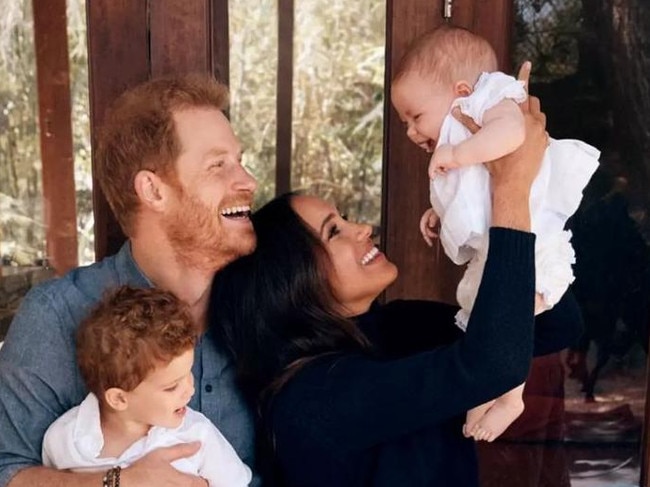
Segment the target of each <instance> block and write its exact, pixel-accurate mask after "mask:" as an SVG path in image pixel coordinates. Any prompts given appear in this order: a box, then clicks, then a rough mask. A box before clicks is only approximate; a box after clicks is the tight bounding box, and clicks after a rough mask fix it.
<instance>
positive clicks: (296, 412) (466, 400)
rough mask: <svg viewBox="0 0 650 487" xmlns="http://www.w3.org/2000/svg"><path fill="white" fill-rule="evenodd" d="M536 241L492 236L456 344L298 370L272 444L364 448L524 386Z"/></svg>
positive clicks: (504, 233)
mask: <svg viewBox="0 0 650 487" xmlns="http://www.w3.org/2000/svg"><path fill="white" fill-rule="evenodd" d="M534 241H535V237H534V235H533V234H530V233H525V232H519V231H516V230H509V229H503V228H492V229H491V230H490V242H491V244H490V249H489V252H488V259H487V262H486V266H485V271H484V274H483V280H482V282H481V285H480V288H479V292H478V296H477V299H476V304H475V307H474V311H473V313H472V316H471V318H470V324H469V326H468V331H467V333H466V334H465V336H463V337H462V338H461V339H459V340H457V341H455V342H454V343H452V344H450V345H444V346H440V347H437V348H436V349H434V350H431V351H428V352H423V353H418V354H415V355H411V356H407V357H404V358H399V359H394V360H377V359H372V358H370V357H366V356H361V355H337V356H329V357H322V358H320V359H318V360H315V361H313V362H312V363H311V364H309V365H307V366H305V367H304V368H303V369H302V370H301V371H300V372H298V373H297V374H296V375H295V376H294V377H293V379H292V380H290V381H289V383H288V384H286V385H285V387H284V389H282V390H281V391H280V392H279V393H278V395H277V396H276V397H275V399H274V401H273V404H272V411H271V425H270V426H271V428H272V430H273V433H274V439H275V441H276V442H277V445H278V448H280V447H281V446H282V445H283V444H285V445H287V444H288V445H290V448H292V449H295V448H301V447H305V448H307V447H312V448H313V447H314V445H322V446H323V447H325V448H328V449H332V448H335V449H339V450H340V451H341V452H342V453H345V452H346V451H348V452H349V451H355V450H358V449H365V448H368V447H372V446H374V445H377V444H379V443H381V442H384V441H387V440H391V439H395V438H398V437H400V436H402V435H405V434H408V433H411V432H414V431H416V430H419V429H421V428H424V427H427V426H432V425H435V424H437V423H440V422H441V421H445V420H447V419H449V418H451V417H453V416H456V415H458V414H460V413H462V412H465V411H467V410H468V409H470V408H472V407H474V406H476V405H478V404H481V403H483V402H486V401H487V400H490V399H493V398H495V397H497V396H499V395H501V394H503V393H504V392H506V391H508V390H510V389H512V388H513V387H515V386H517V385H519V384H521V383H522V382H524V380H525V378H526V375H527V373H528V368H529V366H530V360H531V356H532V343H533V307H534V303H533V301H534V292H535V291H534V283H535V275H534V273H535V271H534ZM307 445H309V446H307ZM337 451H338V450H337Z"/></svg>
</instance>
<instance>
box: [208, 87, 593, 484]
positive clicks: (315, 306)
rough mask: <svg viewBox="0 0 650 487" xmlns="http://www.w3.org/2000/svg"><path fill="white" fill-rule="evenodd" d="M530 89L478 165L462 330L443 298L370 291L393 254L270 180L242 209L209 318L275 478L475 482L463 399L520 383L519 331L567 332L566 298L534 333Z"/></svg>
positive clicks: (556, 340)
mask: <svg viewBox="0 0 650 487" xmlns="http://www.w3.org/2000/svg"><path fill="white" fill-rule="evenodd" d="M532 100H533V99H531V102H532V105H534V108H535V109H534V110H533V109H531V113H529V114H527V115H526V120H527V137H526V142H525V143H524V145H523V146H522V147H521V148H520V149H519V150H518V151H517V152H516V153H514V154H511V155H509V156H506V157H505V158H503V159H502V160H499V161H495V162H493V163H490V172H491V177H492V187H493V210H492V212H493V214H492V221H493V227H492V228H491V230H490V249H489V253H488V260H487V264H486V266H485V272H484V274H483V281H482V284H481V288H480V291H479V294H478V297H477V300H476V305H475V308H474V310H473V313H472V317H471V320H470V324H469V326H468V328H467V332H466V333H465V334H463V333H462V332H461V331H460V330H459V329H458V328H457V327H456V326H455V324H454V315H455V313H456V311H457V309H458V308H457V307H455V306H451V305H447V304H443V303H435V302H428V301H408V300H399V301H393V302H389V303H387V304H378V303H377V301H376V298H377V297H378V296H379V295H380V294H381V293H382V292H383V291H384V290H385V289H386V287H387V286H388V285H390V284H391V283H392V282H393V281H394V280H395V279H396V277H397V268H396V266H395V265H394V264H393V263H392V262H390V261H389V260H388V259H387V258H386V257H385V256H384V255H383V254H382V253H381V252H380V251H379V249H377V248H376V247H375V246H374V245H373V243H372V239H371V237H372V235H371V228H370V226H368V225H362V224H357V223H352V222H349V221H347V220H345V219H344V218H343V217H342V216H341V215H340V214H339V213H338V211H337V210H336V208H335V207H334V206H333V205H331V204H330V203H328V202H326V201H323V200H322V199H319V198H316V197H311V196H306V195H301V194H295V193H293V194H285V195H283V196H280V197H278V198H276V199H274V200H273V201H271V202H270V203H268V204H267V205H265V206H264V207H262V208H261V209H260V210H258V211H257V212H256V213H255V214H254V215H253V217H252V220H253V224H254V227H255V231H256V233H257V239H258V243H257V249H256V250H255V252H254V253H253V254H251V255H249V256H246V257H242V258H241V259H239V260H237V261H235V262H233V263H232V264H231V265H229V266H228V267H226V268H225V269H224V270H222V271H220V272H219V273H218V274H217V276H216V277H215V280H214V282H213V287H212V296H211V302H212V303H214V307H213V309H211V311H210V313H211V318H210V319H211V327H212V330H213V332H214V333H215V334H217V336H218V340H219V342H220V343H222V344H223V345H224V347H225V348H226V349H227V350H228V351H229V352H230V353H231V354H232V355H233V357H234V359H235V363H236V366H237V368H238V374H239V379H240V383H241V386H242V387H243V389H244V391H245V393H246V395H247V396H248V398H249V400H250V401H251V402H252V403H254V404H255V405H256V406H257V408H258V411H259V413H260V421H261V430H260V432H261V439H262V440H265V441H266V445H267V446H268V447H269V450H267V452H268V451H271V452H272V455H273V459H274V467H275V474H276V475H277V476H276V481H277V482H278V483H279V484H280V485H283V486H303V487H304V486H328V487H334V486H336V487H342V486H357V485H359V486H360V485H363V486H366V485H373V486H391V487H395V486H402V485H404V486H425V485H426V486H454V487H458V486H477V485H478V473H477V462H476V454H475V449H474V444H473V440H470V439H469V438H467V437H465V436H464V435H463V432H462V428H463V419H464V415H465V412H466V411H467V410H468V409H470V408H472V407H474V406H476V405H478V404H481V403H483V402H485V401H487V400H490V399H493V398H495V397H497V396H499V395H500V394H502V393H504V392H505V391H507V390H510V389H511V388H512V387H514V386H516V385H518V384H521V383H522V382H523V381H524V380H525V378H526V375H527V373H528V368H529V366H530V361H531V356H532V354H533V344H534V343H535V347H536V350H535V352H536V353H539V354H542V353H549V352H552V351H556V350H559V349H562V348H565V347H566V346H567V345H568V343H569V341H570V340H571V339H573V338H575V336H576V335H577V334H578V333H579V331H580V330H579V329H578V328H577V326H576V325H578V324H579V323H580V319H579V314H578V311H577V308H576V307H575V304H574V302H573V301H572V300H571V299H570V296H567V297H566V298H565V299H564V300H563V301H562V302H561V303H560V304H559V305H557V306H556V307H555V308H554V309H553V310H551V311H549V312H547V313H544V314H543V315H541V316H540V317H539V319H538V323H537V324H538V326H537V328H538V330H539V333H537V336H536V337H535V339H534V334H533V328H534V327H533V323H534V317H533V307H534V306H533V303H534V294H535V286H534V284H535V277H534V276H535V270H534V241H535V237H534V235H533V234H531V233H530V215H529V208H528V197H529V192H530V185H531V182H532V180H533V178H534V176H535V174H536V172H537V169H538V168H539V164H540V161H541V159H542V154H543V152H544V149H545V148H546V144H547V140H548V138H547V135H546V134H545V131H544V117H543V115H542V114H541V113H540V112H539V107H538V102H537V100H536V99H535V101H534V102H533V101H532ZM532 105H531V106H532ZM217 303H218V304H217ZM542 320H544V321H545V323H544V324H542V323H541V321H542ZM542 331H543V333H542ZM267 458H268V457H267Z"/></svg>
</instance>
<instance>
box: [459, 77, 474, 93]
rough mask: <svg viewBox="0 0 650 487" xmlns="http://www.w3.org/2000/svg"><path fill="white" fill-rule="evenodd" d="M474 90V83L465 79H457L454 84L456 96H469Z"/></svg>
mask: <svg viewBox="0 0 650 487" xmlns="http://www.w3.org/2000/svg"><path fill="white" fill-rule="evenodd" d="M473 91H474V89H473V88H472V85H470V84H469V83H468V82H467V81H465V80H460V81H457V82H456V84H455V85H454V94H455V95H456V96H469V95H471V94H472V92H473Z"/></svg>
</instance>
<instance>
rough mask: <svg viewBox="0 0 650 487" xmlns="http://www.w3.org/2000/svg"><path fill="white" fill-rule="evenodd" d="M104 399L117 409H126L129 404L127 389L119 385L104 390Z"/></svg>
mask: <svg viewBox="0 0 650 487" xmlns="http://www.w3.org/2000/svg"><path fill="white" fill-rule="evenodd" d="M104 401H106V404H108V405H109V406H110V407H111V408H112V409H114V410H116V411H124V410H125V409H126V408H127V407H128V406H129V400H128V398H127V395H126V391H124V390H123V389H120V388H119V387H111V388H110V389H108V390H107V391H106V392H104Z"/></svg>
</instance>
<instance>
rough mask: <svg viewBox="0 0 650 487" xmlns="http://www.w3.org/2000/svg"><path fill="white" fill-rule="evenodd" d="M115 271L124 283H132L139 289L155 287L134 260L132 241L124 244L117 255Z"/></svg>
mask: <svg viewBox="0 0 650 487" xmlns="http://www.w3.org/2000/svg"><path fill="white" fill-rule="evenodd" d="M115 269H116V270H117V273H118V276H119V281H120V282H122V283H130V284H132V285H134V286H139V287H154V284H153V283H152V282H151V280H149V278H148V277H147V276H146V275H145V274H144V272H142V270H141V269H140V267H138V264H137V262H136V261H135V259H134V258H133V252H132V251H131V241H130V240H127V241H126V242H124V244H123V245H122V247H121V248H120V250H119V251H118V253H117V254H116V256H115Z"/></svg>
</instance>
